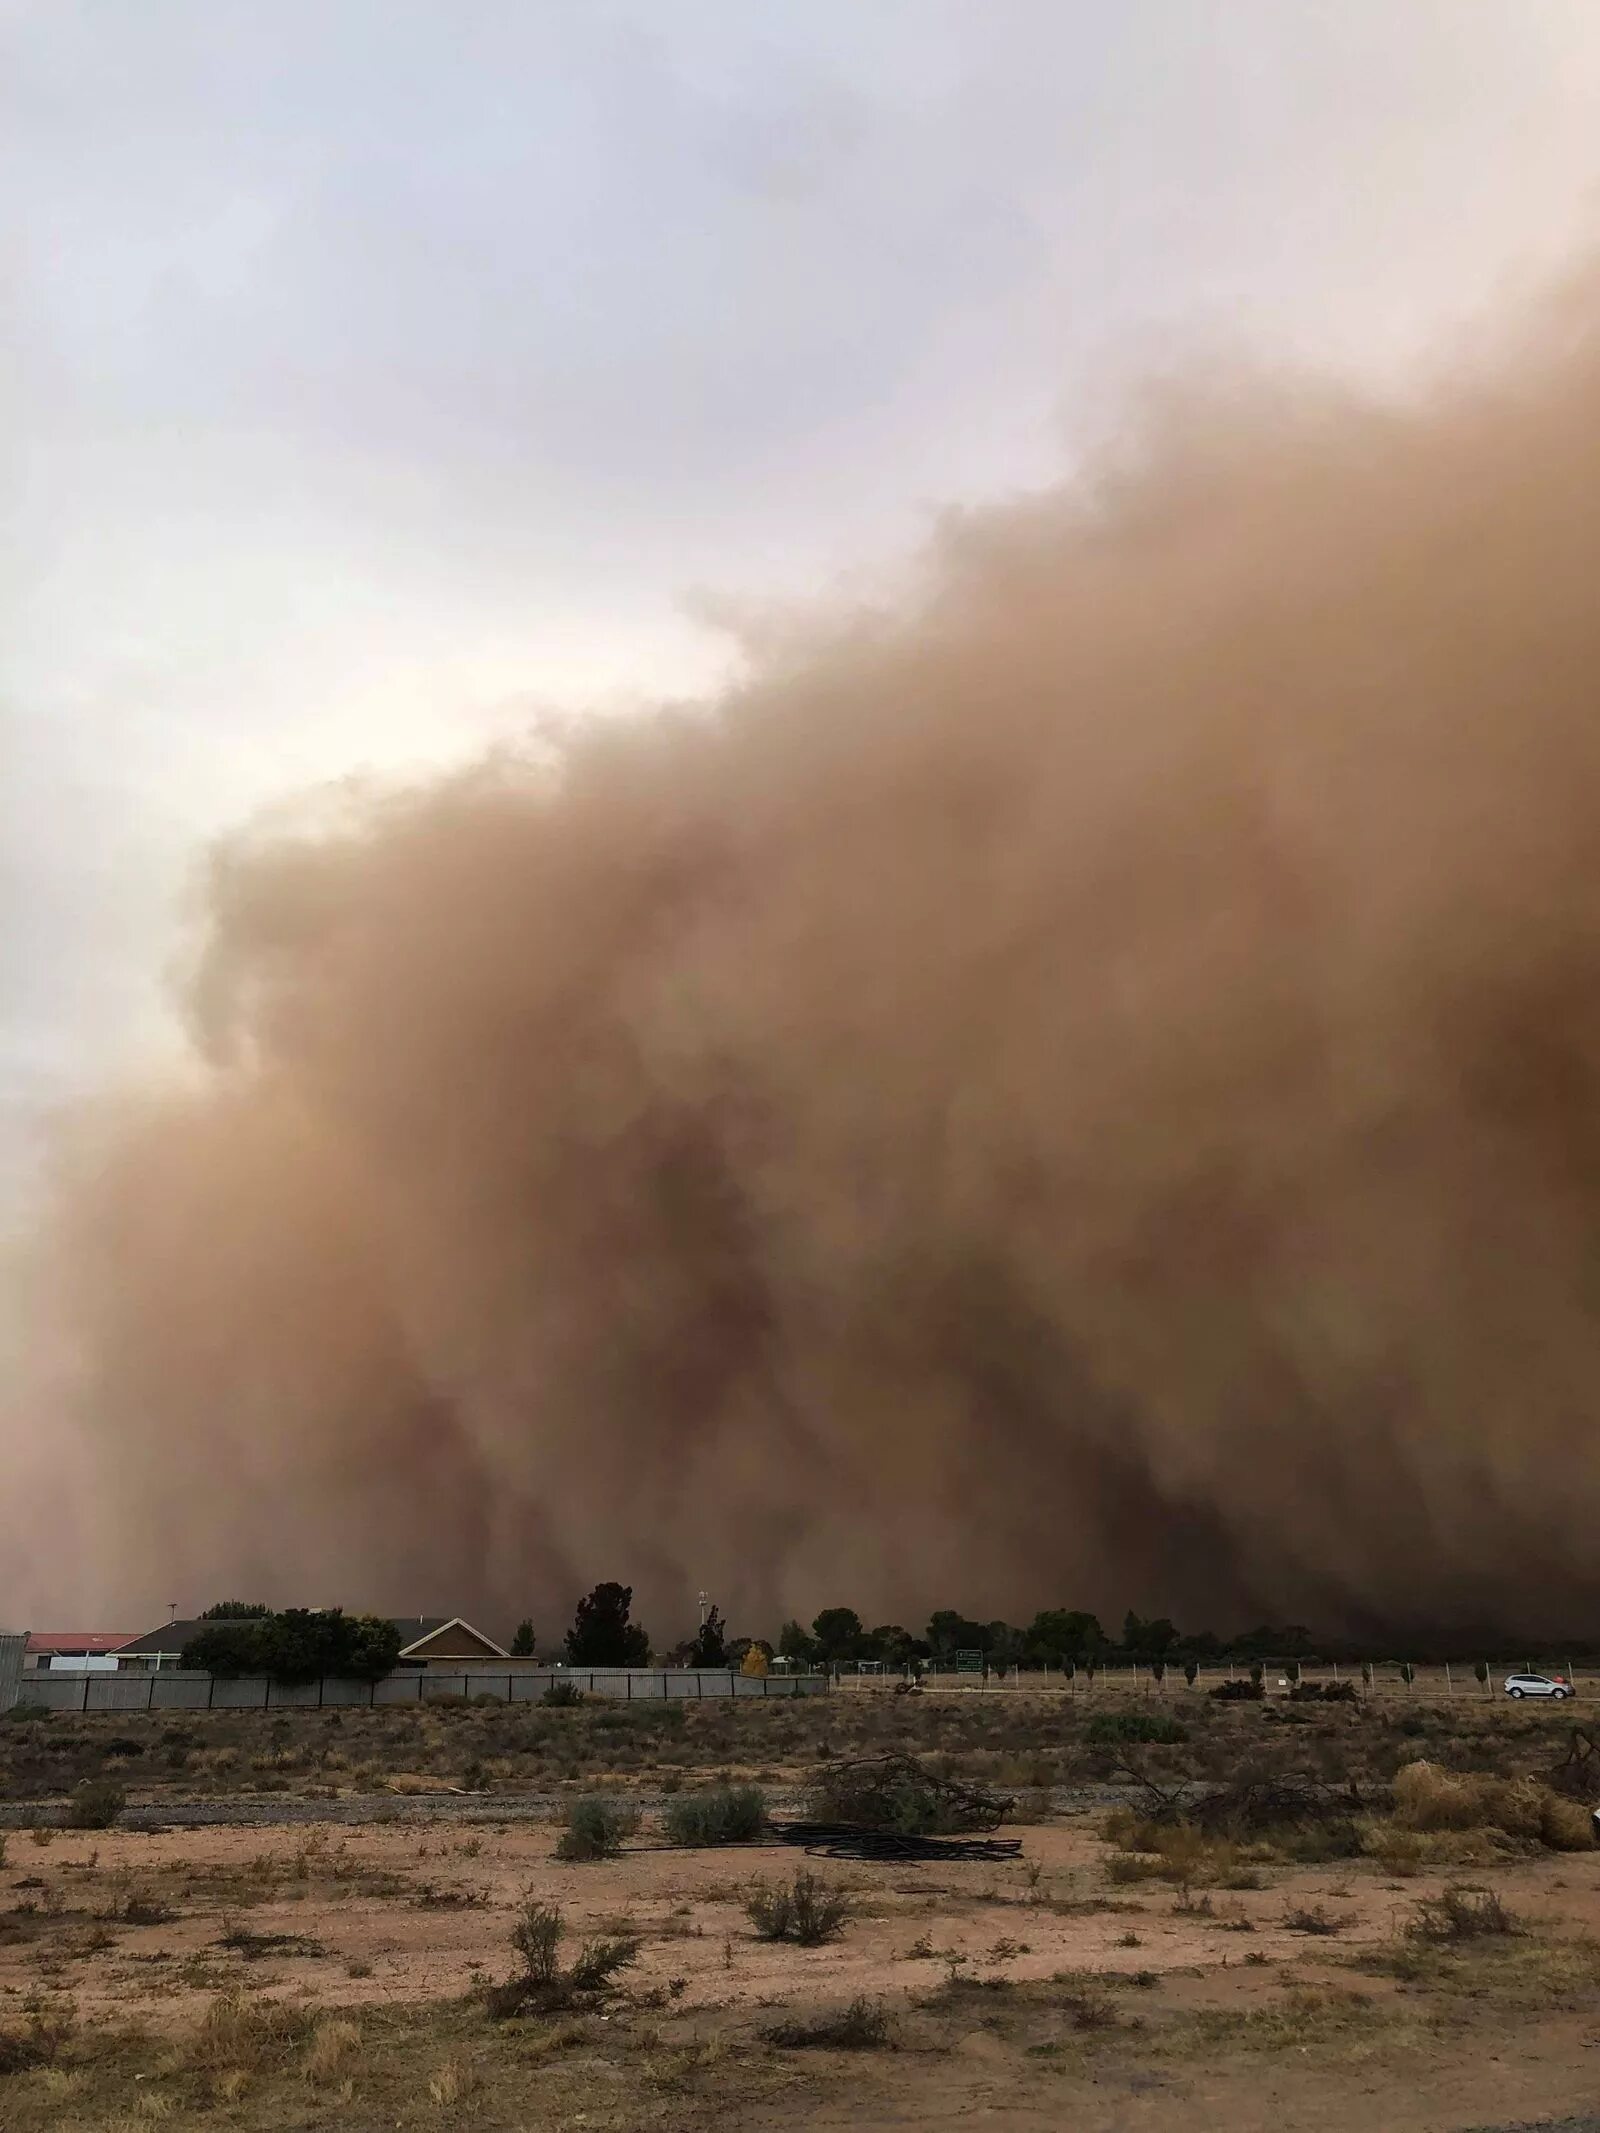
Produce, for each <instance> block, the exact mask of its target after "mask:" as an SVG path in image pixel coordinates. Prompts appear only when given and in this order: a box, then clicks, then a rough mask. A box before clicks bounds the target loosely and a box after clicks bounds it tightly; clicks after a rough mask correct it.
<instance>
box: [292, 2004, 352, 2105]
mask: <svg viewBox="0 0 1600 2133" xmlns="http://www.w3.org/2000/svg"><path fill="white" fill-rule="evenodd" d="M360 2050H361V2032H360V2030H359V2029H358V2028H357V2027H356V2025H355V2023H354V2022H349V2021H346V2020H345V2019H344V2018H343V2017H342V2016H337V2015H334V2016H330V2017H328V2018H327V2019H326V2020H325V2021H321V2022H319V2023H318V2024H317V2026H316V2028H315V2029H314V2030H313V2031H312V2033H311V2042H310V2043H309V2044H308V2045H307V2046H306V2056H305V2064H304V2066H303V2067H302V2068H301V2072H302V2073H303V2074H304V2075H305V2077H306V2079H307V2081H310V2082H312V2083H314V2084H315V2085H316V2086H317V2087H319V2088H330V2087H332V2086H334V2085H335V2084H337V2083H339V2082H342V2081H343V2080H344V2079H345V2077H346V2075H347V2074H348V2073H349V2072H350V2069H351V2061H352V2060H353V2059H355V2058H356V2057H357V2056H358V2055H359V2053H360Z"/></svg>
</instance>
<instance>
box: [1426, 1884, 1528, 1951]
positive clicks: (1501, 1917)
mask: <svg viewBox="0 0 1600 2133" xmlns="http://www.w3.org/2000/svg"><path fill="white" fill-rule="evenodd" d="M1405 1930H1406V1938H1407V1939H1408V1940H1421V1941H1434V1942H1443V1943H1446V1944H1451V1943H1454V1942H1457V1941H1464V1940H1499V1939H1504V1938H1505V1937H1506V1936H1507V1935H1509V1934H1512V1933H1517V1932H1520V1931H1521V1926H1520V1923H1519V1921H1518V1919H1517V1916H1516V1914H1515V1912H1513V1911H1510V1910H1508V1909H1507V1907H1506V1905H1505V1903H1504V1902H1503V1901H1502V1900H1501V1898H1500V1897H1499V1896H1498V1895H1497V1894H1496V1893H1495V1891H1494V1890H1493V1889H1469V1888H1448V1889H1445V1890H1444V1891H1443V1893H1442V1894H1440V1895H1438V1896H1425V1897H1423V1899H1422V1901H1421V1902H1420V1903H1419V1904H1418V1905H1417V1907H1416V1910H1415V1912H1414V1913H1413V1915H1412V1917H1411V1919H1410V1922H1409V1923H1408V1924H1407V1926H1406V1929H1405Z"/></svg>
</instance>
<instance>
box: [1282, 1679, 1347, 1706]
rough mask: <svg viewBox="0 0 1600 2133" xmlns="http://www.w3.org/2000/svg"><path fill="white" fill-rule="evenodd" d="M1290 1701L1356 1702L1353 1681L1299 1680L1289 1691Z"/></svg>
mask: <svg viewBox="0 0 1600 2133" xmlns="http://www.w3.org/2000/svg"><path fill="white" fill-rule="evenodd" d="M1289 1701H1290V1703H1354V1702H1355V1701H1356V1685H1355V1683H1354V1682H1353V1681H1297V1682H1296V1683H1295V1685H1294V1687H1293V1688H1292V1689H1291V1690H1290V1691H1289Z"/></svg>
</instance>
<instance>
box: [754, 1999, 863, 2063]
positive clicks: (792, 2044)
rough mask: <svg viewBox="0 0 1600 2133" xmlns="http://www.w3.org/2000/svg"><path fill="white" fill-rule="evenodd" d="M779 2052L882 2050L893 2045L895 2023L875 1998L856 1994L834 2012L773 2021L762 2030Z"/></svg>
mask: <svg viewBox="0 0 1600 2133" xmlns="http://www.w3.org/2000/svg"><path fill="white" fill-rule="evenodd" d="M762 2034H763V2036H764V2037H765V2038H766V2040H767V2042H768V2043H769V2044H775V2045H776V2046H777V2047H778V2049H779V2050H780V2051H816V2050H820V2051H835V2052H867V2051H882V2050H884V2049H885V2048H886V2047H887V2048H889V2049H891V2050H892V2049H893V2046H894V2022H893V2020H892V2018H891V2017H890V2015H889V2012H888V2010H887V2009H886V2008H885V2007H884V2006H883V2005H882V2004H881V2003H880V2002H879V2001H877V2000H869V1999H866V1998H865V1997H863V1996H862V1995H859V1994H858V1995H857V1997H856V1998H855V1999H853V2000H852V2001H851V2002H850V2004H849V2006H848V2007H845V2008H841V2009H840V2010H839V2011H838V2012H837V2013H834V2014H825V2015H816V2016H814V2017H813V2018H812V2020H810V2021H809V2022H774V2023H773V2024H772V2025H771V2027H770V2028H768V2029H766V2030H764V2031H763V2032H762Z"/></svg>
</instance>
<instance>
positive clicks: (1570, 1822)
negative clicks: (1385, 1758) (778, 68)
mask: <svg viewBox="0 0 1600 2133" xmlns="http://www.w3.org/2000/svg"><path fill="white" fill-rule="evenodd" d="M1394 1820H1395V1822H1396V1823H1397V1824H1398V1826H1399V1827H1400V1828H1401V1829H1405V1830H1413V1831H1416V1832H1418V1833H1419V1834H1423V1835H1428V1834H1436V1833H1440V1832H1443V1831H1447V1830H1448V1831H1474V1830H1498V1831H1499V1832H1500V1833H1501V1834H1502V1835H1503V1836H1506V1837H1510V1838H1512V1839H1514V1840H1515V1841H1517V1842H1519V1843H1522V1844H1528V1845H1533V1844H1542V1845H1544V1846H1545V1847H1546V1848H1547V1849H1549V1850H1551V1851H1589V1850H1591V1849H1592V1848H1593V1845H1594V1834H1593V1830H1592V1827H1591V1824H1590V1819H1589V1815H1588V1812H1587V1810H1586V1809H1585V1808H1583V1807H1582V1806H1581V1805H1580V1804H1579V1803H1578V1802H1577V1801H1576V1800H1569V1799H1563V1798H1562V1797H1561V1796H1560V1795H1559V1794H1557V1793H1554V1792H1552V1791H1551V1790H1550V1788H1549V1786H1548V1785H1542V1784H1540V1783H1538V1782H1537V1781H1536V1780H1535V1779H1533V1778H1530V1777H1514V1778H1504V1777H1495V1776H1491V1775H1489V1774H1487V1773H1485V1772H1482V1771H1470V1772H1459V1771H1454V1770H1445V1769H1442V1768H1441V1767H1440V1766H1439V1764H1437V1763H1430V1762H1416V1763H1407V1764H1406V1765H1405V1766H1404V1768H1403V1769H1401V1770H1398V1771H1396V1773H1395V1778H1394Z"/></svg>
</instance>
